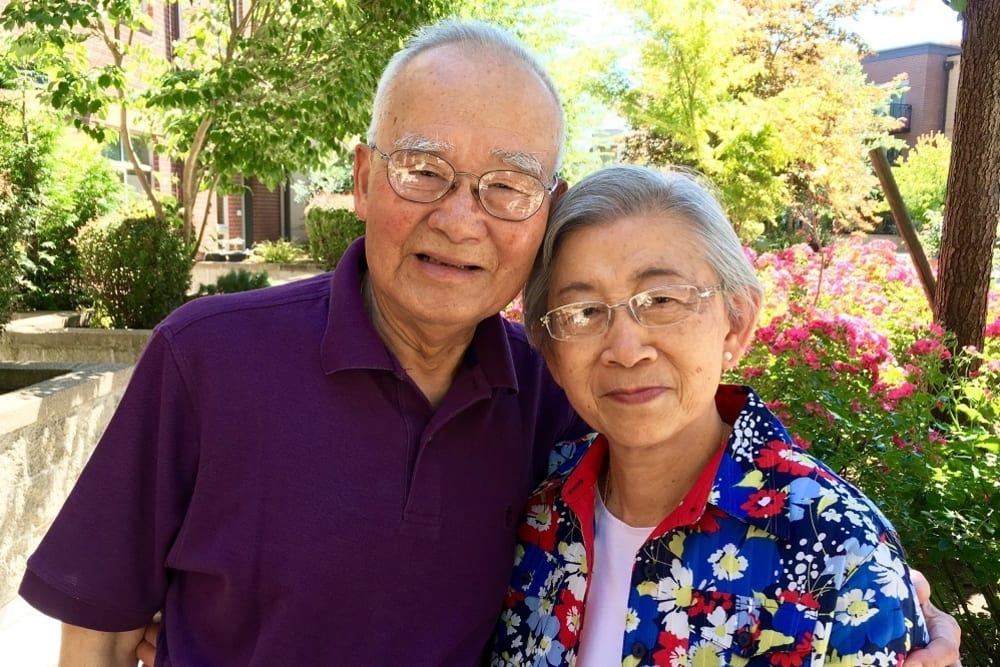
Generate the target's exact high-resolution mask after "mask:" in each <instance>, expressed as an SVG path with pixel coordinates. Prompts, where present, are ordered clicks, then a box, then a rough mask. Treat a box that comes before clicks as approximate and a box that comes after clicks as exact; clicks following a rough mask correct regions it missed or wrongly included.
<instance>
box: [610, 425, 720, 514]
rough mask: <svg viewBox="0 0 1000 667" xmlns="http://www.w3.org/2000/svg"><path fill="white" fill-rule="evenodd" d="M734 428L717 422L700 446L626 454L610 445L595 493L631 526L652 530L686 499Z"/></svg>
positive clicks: (667, 446)
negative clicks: (652, 527)
mask: <svg viewBox="0 0 1000 667" xmlns="http://www.w3.org/2000/svg"><path fill="white" fill-rule="evenodd" d="M731 431H732V428H731V427H730V426H729V425H728V424H725V423H724V422H722V420H721V419H720V420H719V422H718V426H717V428H715V429H712V433H709V434H707V435H706V436H704V437H703V438H701V439H700V440H701V442H699V443H691V442H687V443H681V442H677V443H673V444H671V443H664V444H661V445H657V446H653V447H647V448H643V449H641V450H626V449H623V448H616V447H615V445H614V443H610V447H609V453H608V464H607V466H606V468H605V470H604V473H603V474H602V475H601V477H600V478H599V479H598V490H599V492H600V493H601V494H602V497H603V499H604V505H605V507H607V508H608V511H609V512H611V513H612V514H614V515H615V516H616V517H618V519H620V520H621V521H623V522H625V523H627V524H628V525H630V526H639V527H645V526H656V525H659V524H660V523H661V522H662V521H663V520H664V519H665V518H666V517H667V516H669V515H670V513H671V512H673V511H674V510H675V509H676V508H677V507H678V506H679V505H680V504H681V502H682V501H683V500H684V497H685V496H686V495H687V494H688V492H689V491H690V490H691V487H693V486H694V483H695V482H696V481H697V480H698V477H699V476H700V475H701V473H702V471H703V470H704V469H705V467H706V466H707V465H708V464H709V463H710V462H711V461H712V457H714V456H715V454H716V452H717V451H718V449H719V447H720V446H721V445H722V443H724V442H725V441H726V439H728V437H729V433H730V432H731Z"/></svg>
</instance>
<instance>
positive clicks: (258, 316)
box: [159, 273, 330, 336]
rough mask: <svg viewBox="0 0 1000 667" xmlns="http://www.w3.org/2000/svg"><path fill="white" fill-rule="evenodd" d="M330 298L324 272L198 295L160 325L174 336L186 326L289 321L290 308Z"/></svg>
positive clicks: (242, 326)
mask: <svg viewBox="0 0 1000 667" xmlns="http://www.w3.org/2000/svg"><path fill="white" fill-rule="evenodd" d="M329 298H330V274H329V273H324V274H320V275H318V276H313V277H311V278H304V279H302V280H296V281H294V282H290V283H286V284H284V285H277V286H275V287H265V288H263V289H257V290H250V291H247V292H238V293H236V294H220V295H214V296H206V297H200V298H198V299H194V300H192V301H189V302H188V303H186V304H184V305H183V306H181V307H180V308H178V309H177V310H175V311H174V312H173V313H171V314H170V315H169V316H167V318H166V319H164V320H163V322H161V323H160V325H159V328H161V329H166V330H169V331H170V332H171V333H172V334H173V335H175V336H176V335H181V334H182V333H183V332H185V331H187V330H189V329H197V330H214V329H222V330H226V331H228V332H229V333H236V332H237V331H242V330H244V329H245V328H246V326H247V325H248V324H251V323H254V322H257V323H259V324H260V325H261V326H267V325H269V324H272V325H278V324H281V323H282V322H288V315H289V313H290V312H295V311H297V310H303V306H305V305H306V304H310V303H312V304H320V305H324V302H327V301H328V300H329Z"/></svg>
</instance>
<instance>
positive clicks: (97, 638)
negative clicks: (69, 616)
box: [59, 623, 145, 667]
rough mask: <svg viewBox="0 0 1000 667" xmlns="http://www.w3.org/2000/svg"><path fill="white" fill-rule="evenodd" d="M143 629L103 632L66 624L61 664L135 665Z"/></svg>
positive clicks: (69, 666)
mask: <svg viewBox="0 0 1000 667" xmlns="http://www.w3.org/2000/svg"><path fill="white" fill-rule="evenodd" d="M143 630H145V628H137V629H135V630H129V631H127V632H101V631H99V630H91V629H89V628H81V627H79V626H77V625H70V624H68V623H63V626H62V643H61V644H60V646H59V667H135V665H136V658H135V651H136V647H137V646H138V644H139V642H140V641H142V633H143Z"/></svg>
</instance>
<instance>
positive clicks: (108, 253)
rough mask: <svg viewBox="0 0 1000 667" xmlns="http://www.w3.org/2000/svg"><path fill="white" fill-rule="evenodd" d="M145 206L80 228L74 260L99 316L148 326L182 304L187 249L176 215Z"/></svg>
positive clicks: (187, 268) (118, 323)
mask: <svg viewBox="0 0 1000 667" xmlns="http://www.w3.org/2000/svg"><path fill="white" fill-rule="evenodd" d="M169 215H170V218H169V221H166V222H165V221H163V220H158V219H157V218H156V217H154V216H153V215H152V213H150V212H148V211H132V212H128V213H125V214H113V215H109V216H105V217H104V218H101V219H99V220H97V221H95V222H93V223H90V224H88V225H87V226H86V227H84V228H83V230H82V231H81V232H80V237H79V249H80V262H81V265H82V268H83V274H84V277H85V280H86V283H87V291H88V294H89V296H90V298H91V299H92V300H93V303H94V310H95V314H96V315H97V318H98V320H99V321H102V322H107V323H108V324H109V326H111V327H116V328H122V327H123V328H135V329H149V328H152V327H153V326H155V325H156V324H157V323H158V322H159V321H160V320H162V319H163V318H164V317H166V316H167V314H168V313H170V311H172V310H173V309H174V308H176V307H177V306H179V305H181V304H182V303H184V299H185V296H186V294H187V290H188V286H189V285H190V284H191V268H192V264H191V253H190V252H189V250H188V248H187V246H186V244H185V243H184V238H183V235H182V232H181V223H180V219H179V218H178V217H177V216H176V214H174V213H171V214H169Z"/></svg>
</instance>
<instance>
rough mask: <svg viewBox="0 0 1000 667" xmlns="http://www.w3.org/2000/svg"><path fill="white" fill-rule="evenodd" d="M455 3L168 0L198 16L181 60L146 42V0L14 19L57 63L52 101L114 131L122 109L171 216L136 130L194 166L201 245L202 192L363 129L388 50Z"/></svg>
mask: <svg viewBox="0 0 1000 667" xmlns="http://www.w3.org/2000/svg"><path fill="white" fill-rule="evenodd" d="M451 4H452V3H451V2H450V0H425V1H423V2H418V3H414V2H410V1H409V0H371V1H368V2H363V3H355V2H329V1H325V0H245V1H242V2H241V1H240V0H205V1H203V2H192V3H184V4H183V5H180V4H178V3H176V2H174V1H173V0H168V2H167V3H166V8H167V9H171V10H176V11H178V12H181V11H183V14H184V15H183V20H182V21H181V23H182V24H183V26H184V34H183V35H182V36H181V37H180V38H179V39H178V40H176V41H175V42H174V43H173V45H172V56H171V57H169V58H168V57H166V56H163V55H159V54H157V53H155V52H154V51H153V50H152V49H150V48H149V47H148V46H147V45H145V44H144V40H143V39H142V38H141V35H142V33H143V31H148V30H149V28H150V27H151V20H150V18H149V14H148V13H147V10H146V3H145V2H141V1H140V0H75V1H73V2H67V1H65V0H30V1H29V0H15V1H14V2H12V3H11V4H10V5H8V7H7V8H6V9H5V10H4V13H3V23H4V26H5V27H6V28H7V29H9V30H15V31H19V36H18V38H17V46H18V48H19V52H20V53H21V54H22V55H23V56H24V57H25V58H26V59H28V60H30V61H31V62H33V63H34V64H35V66H36V67H39V68H41V69H43V70H44V71H45V72H46V74H48V76H49V86H48V90H47V95H48V100H49V101H50V102H51V104H52V106H54V107H55V108H56V109H58V110H60V111H62V112H64V113H70V114H73V116H74V121H75V123H76V124H77V125H78V126H79V127H81V128H82V129H85V130H86V131H88V132H90V133H91V134H93V135H94V136H96V137H98V138H100V139H103V138H104V137H105V134H106V132H105V130H104V127H103V126H102V125H100V124H95V123H92V122H91V120H92V119H94V118H104V119H109V120H113V123H114V125H115V126H116V129H117V132H118V133H119V135H120V137H121V144H122V146H123V148H124V150H125V152H126V153H127V156H128V159H129V160H130V161H131V163H132V165H133V167H134V168H135V172H136V175H137V177H138V179H139V182H140V184H141V186H142V189H143V191H144V192H145V194H146V196H147V198H148V199H149V200H150V203H151V204H152V205H153V208H154V210H155V211H156V214H157V216H159V217H161V218H162V217H164V211H163V199H164V195H163V194H162V192H161V191H160V190H159V189H157V188H156V187H154V184H153V183H152V182H151V180H150V178H148V177H147V175H146V173H145V172H144V171H143V169H142V167H141V165H140V164H139V160H138V158H137V156H136V154H135V151H134V150H133V142H132V136H133V134H135V133H137V132H142V133H143V134H145V135H146V136H148V137H150V138H151V139H152V142H153V145H154V149H155V150H156V151H159V152H161V153H163V154H166V155H168V156H169V157H171V158H172V159H175V160H177V161H178V162H180V163H181V164H182V170H181V175H180V182H179V184H178V190H179V193H180V203H181V208H182V211H183V215H184V223H185V230H186V235H187V239H188V241H189V242H191V241H192V240H193V236H194V235H195V234H196V233H197V234H198V239H199V241H200V234H201V233H203V231H204V227H205V221H206V219H207V215H208V210H207V208H206V209H205V211H204V214H203V216H202V218H201V219H200V220H195V218H194V216H195V211H196V207H195V202H196V198H197V197H198V195H199V193H200V192H207V193H209V195H211V193H212V192H213V191H215V190H216V188H223V189H225V188H231V187H232V185H231V183H232V179H233V178H234V177H236V176H238V175H247V176H255V177H257V178H258V179H259V180H260V181H261V182H263V183H264V184H265V185H268V186H271V187H273V186H275V185H277V184H279V183H283V182H285V180H286V179H287V178H288V177H289V176H290V175H291V174H292V173H293V172H296V171H304V170H307V169H309V168H310V167H313V166H316V165H318V164H319V163H320V162H321V161H322V159H323V158H324V157H325V156H326V154H327V153H328V151H329V150H331V149H333V148H334V147H335V145H336V142H337V140H339V139H341V138H344V137H347V136H351V135H356V134H359V133H361V132H362V131H363V129H364V127H365V124H366V121H367V116H368V114H367V105H368V103H369V101H370V99H371V95H372V92H373V91H374V87H375V83H376V81H377V77H378V74H379V72H380V71H381V69H382V67H383V66H384V64H385V62H386V60H387V59H388V58H389V56H390V55H391V53H392V52H394V51H395V50H396V49H398V47H399V46H400V43H401V40H402V39H403V38H404V37H405V36H406V35H407V34H409V33H410V32H411V31H412V30H413V28H414V27H415V26H417V25H419V24H422V23H425V22H428V21H431V20H434V19H436V18H438V17H440V16H442V15H443V14H444V13H445V12H446V10H447V9H448V8H449V7H450V6H451ZM87 40H90V42H89V44H90V45H91V46H92V45H94V44H99V45H102V46H103V48H105V49H106V50H107V52H108V53H109V54H110V63H109V64H106V65H103V66H101V67H96V68H95V67H94V66H93V65H92V64H91V63H90V61H89V60H88V58H87V57H86V56H87V54H86V48H85V47H86V45H87V44H88V42H87ZM112 117H113V118H112ZM212 199H213V198H212V197H211V196H209V197H208V198H207V200H208V201H209V202H210V201H212ZM195 247H196V246H195Z"/></svg>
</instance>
